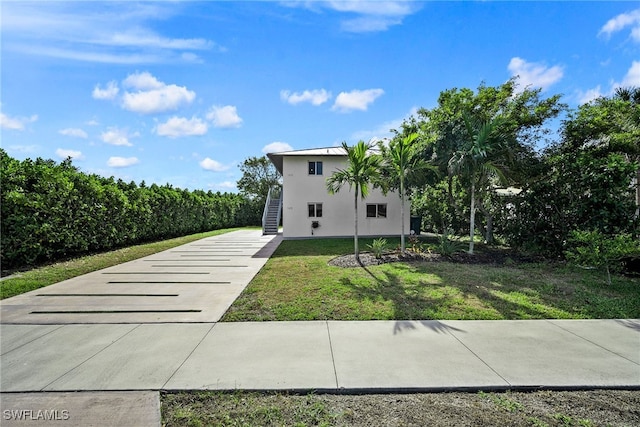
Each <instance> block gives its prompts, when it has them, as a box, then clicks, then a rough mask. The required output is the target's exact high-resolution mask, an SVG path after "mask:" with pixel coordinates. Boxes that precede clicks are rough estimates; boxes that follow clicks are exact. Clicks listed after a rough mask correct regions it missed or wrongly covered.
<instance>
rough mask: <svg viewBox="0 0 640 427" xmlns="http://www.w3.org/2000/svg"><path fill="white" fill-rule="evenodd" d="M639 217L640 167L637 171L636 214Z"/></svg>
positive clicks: (636, 217)
mask: <svg viewBox="0 0 640 427" xmlns="http://www.w3.org/2000/svg"><path fill="white" fill-rule="evenodd" d="M636 157H637V156H636ZM638 217H640V169H638V170H637V171H636V214H635V219H638Z"/></svg>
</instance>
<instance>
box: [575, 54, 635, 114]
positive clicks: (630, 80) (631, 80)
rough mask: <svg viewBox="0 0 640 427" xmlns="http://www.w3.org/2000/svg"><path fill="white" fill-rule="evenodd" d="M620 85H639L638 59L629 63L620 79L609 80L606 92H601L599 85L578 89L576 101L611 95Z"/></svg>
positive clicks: (586, 100) (582, 102)
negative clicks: (587, 88) (609, 84)
mask: <svg viewBox="0 0 640 427" xmlns="http://www.w3.org/2000/svg"><path fill="white" fill-rule="evenodd" d="M620 87H640V61H633V62H632V63H631V67H629V70H628V71H627V74H625V76H624V77H623V78H622V81H620V82H617V81H613V82H611V86H610V88H609V91H608V92H606V93H603V92H602V90H601V88H600V85H598V86H596V87H595V88H593V89H589V90H587V91H586V92H582V91H578V95H577V97H578V102H579V103H580V104H585V103H587V102H589V101H593V100H594V99H596V98H598V97H601V96H612V95H613V94H614V93H615V91H616V89H618V88H620Z"/></svg>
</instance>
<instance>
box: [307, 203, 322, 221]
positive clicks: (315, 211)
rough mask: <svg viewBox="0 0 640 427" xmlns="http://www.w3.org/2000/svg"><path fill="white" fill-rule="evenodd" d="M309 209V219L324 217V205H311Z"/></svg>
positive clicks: (308, 206)
mask: <svg viewBox="0 0 640 427" xmlns="http://www.w3.org/2000/svg"><path fill="white" fill-rule="evenodd" d="M307 208H308V210H309V218H321V217H322V203H309V204H308V205H307Z"/></svg>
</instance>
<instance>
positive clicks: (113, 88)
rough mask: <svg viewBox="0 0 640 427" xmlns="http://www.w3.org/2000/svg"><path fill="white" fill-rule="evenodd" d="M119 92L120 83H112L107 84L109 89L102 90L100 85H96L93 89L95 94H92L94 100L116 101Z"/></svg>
mask: <svg viewBox="0 0 640 427" xmlns="http://www.w3.org/2000/svg"><path fill="white" fill-rule="evenodd" d="M119 91H120V89H119V88H118V83H116V82H114V81H111V82H109V83H107V87H106V88H104V89H101V88H100V85H96V87H94V88H93V92H91V96H92V97H93V98H94V99H115V97H116V96H118V92H119Z"/></svg>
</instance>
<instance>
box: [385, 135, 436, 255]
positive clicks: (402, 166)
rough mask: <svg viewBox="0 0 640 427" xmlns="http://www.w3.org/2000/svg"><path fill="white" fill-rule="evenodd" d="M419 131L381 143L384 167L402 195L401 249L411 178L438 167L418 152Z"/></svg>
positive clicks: (403, 239) (402, 248)
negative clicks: (425, 159) (386, 144)
mask: <svg viewBox="0 0 640 427" xmlns="http://www.w3.org/2000/svg"><path fill="white" fill-rule="evenodd" d="M417 140H418V133H417V132H413V133H410V134H408V135H405V136H403V137H400V136H398V137H396V138H394V139H392V140H391V142H389V146H388V147H387V146H385V145H384V144H380V152H381V155H382V159H383V163H384V165H383V166H384V168H385V169H386V170H387V173H388V175H389V176H390V178H391V180H392V181H395V183H394V187H397V188H398V192H399V194H398V195H399V196H400V222H401V226H400V250H401V251H402V252H403V253H404V251H405V250H406V244H405V230H404V215H405V212H404V204H405V199H406V195H407V183H408V181H409V180H411V178H413V177H415V176H417V175H418V174H421V173H423V172H425V171H427V170H431V171H434V172H435V170H436V168H435V167H434V166H431V165H429V164H428V163H426V162H425V161H424V159H423V158H422V157H421V156H419V155H418V153H417V152H416V151H417V149H416V144H415V142H417Z"/></svg>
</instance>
